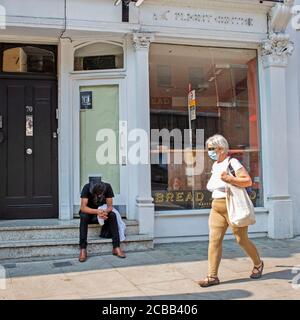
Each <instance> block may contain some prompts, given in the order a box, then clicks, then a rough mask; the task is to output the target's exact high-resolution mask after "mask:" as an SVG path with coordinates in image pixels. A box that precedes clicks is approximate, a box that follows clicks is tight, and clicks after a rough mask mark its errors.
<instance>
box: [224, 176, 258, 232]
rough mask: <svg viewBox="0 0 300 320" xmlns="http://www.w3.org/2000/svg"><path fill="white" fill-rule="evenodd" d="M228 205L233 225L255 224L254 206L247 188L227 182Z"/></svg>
mask: <svg viewBox="0 0 300 320" xmlns="http://www.w3.org/2000/svg"><path fill="white" fill-rule="evenodd" d="M229 174H230V173H229ZM226 206H227V212H228V217H229V221H230V223H231V224H232V226H234V227H246V226H249V225H251V224H255V222H256V220H255V214H254V206H253V203H252V201H251V199H250V197H249V195H248V193H247V191H246V189H245V188H240V187H236V186H233V185H232V184H229V183H227V187H226Z"/></svg>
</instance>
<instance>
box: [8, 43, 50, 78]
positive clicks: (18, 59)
mask: <svg viewBox="0 0 300 320" xmlns="http://www.w3.org/2000/svg"><path fill="white" fill-rule="evenodd" d="M55 63H56V62H55V54H54V52H52V51H50V50H46V49H42V48H39V47H34V46H20V47H14V48H9V49H6V50H4V51H3V57H2V71H3V72H35V73H55V70H56V68H55Z"/></svg>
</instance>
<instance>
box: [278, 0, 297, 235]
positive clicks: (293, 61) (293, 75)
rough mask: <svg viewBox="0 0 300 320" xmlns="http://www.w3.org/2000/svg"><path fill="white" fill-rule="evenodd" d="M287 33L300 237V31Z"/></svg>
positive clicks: (292, 171) (292, 169)
mask: <svg viewBox="0 0 300 320" xmlns="http://www.w3.org/2000/svg"><path fill="white" fill-rule="evenodd" d="M295 4H300V0H296V1H295ZM287 32H288V33H289V34H290V36H291V41H293V42H294V44H295V51H294V53H293V55H292V56H291V57H290V61H289V65H288V68H287V71H286V72H287V77H286V87H287V105H288V150H289V164H288V166H287V168H288V171H287V173H288V174H289V190H290V194H291V197H292V200H293V217H294V233H295V235H300V168H299V164H300V147H299V146H300V30H299V31H295V30H294V29H293V28H292V26H291V25H290V26H289V29H288V31H287ZM278 147H280V146H278ZM282 174H286V173H285V172H283V173H282Z"/></svg>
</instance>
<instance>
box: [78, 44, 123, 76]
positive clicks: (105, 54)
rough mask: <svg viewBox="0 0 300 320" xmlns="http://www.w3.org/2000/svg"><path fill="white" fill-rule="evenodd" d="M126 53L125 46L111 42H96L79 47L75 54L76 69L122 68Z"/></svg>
mask: <svg viewBox="0 0 300 320" xmlns="http://www.w3.org/2000/svg"><path fill="white" fill-rule="evenodd" d="M123 60H124V54H123V48H122V47H121V46H118V45H114V44H109V43H94V44H90V45H87V46H85V47H82V48H79V49H77V50H76V51H75V55H74V70H75V71H83V70H104V69H121V68H123V66H124V63H123Z"/></svg>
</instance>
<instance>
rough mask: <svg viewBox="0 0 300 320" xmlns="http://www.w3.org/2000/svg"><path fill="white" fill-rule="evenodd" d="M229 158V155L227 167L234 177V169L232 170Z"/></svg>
mask: <svg viewBox="0 0 300 320" xmlns="http://www.w3.org/2000/svg"><path fill="white" fill-rule="evenodd" d="M231 159H232V156H230V158H229V160H228V169H229V171H230V173H231V174H232V175H233V176H234V177H236V174H235V171H234V169H233V167H232V165H231V163H230V160H231Z"/></svg>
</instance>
